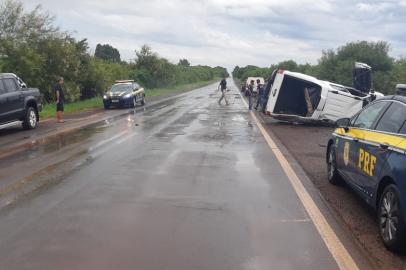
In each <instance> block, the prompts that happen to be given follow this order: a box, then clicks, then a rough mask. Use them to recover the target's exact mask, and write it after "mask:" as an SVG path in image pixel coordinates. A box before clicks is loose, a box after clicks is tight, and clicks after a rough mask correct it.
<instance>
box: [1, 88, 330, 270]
mask: <svg viewBox="0 0 406 270" xmlns="http://www.w3.org/2000/svg"><path fill="white" fill-rule="evenodd" d="M230 83H231V81H230ZM215 88H216V86H210V87H205V88H202V89H199V90H196V91H194V92H191V93H189V94H187V95H185V96H183V97H182V98H180V99H177V100H174V101H171V102H168V103H167V104H164V105H161V106H159V107H156V108H151V109H150V110H146V111H144V112H139V113H136V114H133V115H129V116H127V117H124V118H121V119H116V120H114V121H112V122H105V123H100V124H97V125H94V126H91V127H89V128H86V129H83V130H81V131H80V132H77V133H75V134H70V135H69V136H68V137H63V138H58V139H57V140H55V141H54V142H50V143H49V144H45V145H43V146H40V147H38V148H37V149H31V150H29V151H28V152H26V153H22V154H21V155H17V156H14V157H11V158H13V159H14V160H13V162H14V163H15V164H27V166H35V165H33V164H34V163H35V164H39V163H41V162H43V163H45V162H47V161H48V162H49V158H50V157H54V156H62V155H65V154H67V153H68V152H72V153H73V152H75V151H79V150H81V151H82V152H83V150H84V152H83V155H84V156H88V157H90V162H89V163H87V164H86V166H82V167H80V168H79V169H77V170H75V171H72V172H71V173H70V174H68V175H66V176H64V179H63V181H62V182H60V183H59V184H58V185H55V186H53V187H51V188H48V189H47V190H44V191H42V192H40V193H39V194H37V195H36V196H34V197H32V198H29V199H26V200H24V201H22V202H20V203H17V205H15V206H14V207H13V208H11V209H8V210H6V211H3V212H2V213H0V239H1V242H0V266H1V267H0V268H2V269H3V268H4V269H113V268H115V269H143V270H147V269H176V270H182V269H185V270H191V269H211V270H212V269H213V270H214V269H219V270H227V269H230V270H234V269H267V270H268V269H337V265H336V264H335V262H334V259H333V258H332V256H331V255H330V253H329V252H328V250H327V249H326V247H325V246H324V243H323V241H322V239H321V237H320V236H319V235H318V233H317V231H316V229H315V227H314V225H313V223H312V222H311V220H310V219H309V217H308V216H307V214H306V211H305V210H304V208H303V206H302V205H301V203H300V202H299V200H298V198H297V195H296V194H295V192H294V191H293V189H292V187H291V186H290V184H289V182H288V180H287V179H286V176H285V174H284V172H283V170H282V168H280V166H279V164H278V162H277V161H276V158H275V157H274V156H273V154H272V152H271V151H270V150H269V149H268V147H267V145H266V142H265V141H264V139H263V138H262V137H261V135H260V133H259V132H258V130H257V128H256V126H255V125H254V124H253V123H251V118H250V116H249V114H248V113H247V111H246V109H245V108H244V107H243V104H242V102H241V99H240V98H239V96H236V95H235V94H237V93H236V92H232V93H230V101H231V105H230V106H219V105H218V104H217V98H218V93H215V92H214V89H215ZM234 91H236V90H234ZM6 167H7V166H6V163H2V162H0V173H2V174H3V175H6V174H5V170H6V169H7V168H6ZM17 170H18V169H17V168H13V172H15V173H13V175H15V174H18V173H17V172H16V171H17Z"/></svg>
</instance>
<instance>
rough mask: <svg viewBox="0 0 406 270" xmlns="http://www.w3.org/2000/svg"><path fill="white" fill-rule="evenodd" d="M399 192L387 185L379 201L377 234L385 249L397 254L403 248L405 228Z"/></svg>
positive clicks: (392, 186) (393, 186)
mask: <svg viewBox="0 0 406 270" xmlns="http://www.w3.org/2000/svg"><path fill="white" fill-rule="evenodd" d="M399 198H400V196H399V190H398V188H397V187H396V186H395V185H393V184H389V185H388V186H387V187H386V188H385V189H384V191H383V192H382V195H381V197H380V200H379V205H378V222H379V234H380V236H381V239H382V241H383V243H384V245H385V246H386V248H387V249H389V250H391V251H394V252H399V251H401V250H402V249H403V247H404V246H405V239H404V237H405V235H406V227H405V223H404V220H403V216H402V210H401V209H400V207H401V205H400V200H399Z"/></svg>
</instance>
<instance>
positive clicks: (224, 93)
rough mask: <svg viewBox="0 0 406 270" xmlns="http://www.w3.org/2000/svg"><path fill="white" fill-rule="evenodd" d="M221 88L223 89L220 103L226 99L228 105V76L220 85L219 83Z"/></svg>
mask: <svg viewBox="0 0 406 270" xmlns="http://www.w3.org/2000/svg"><path fill="white" fill-rule="evenodd" d="M219 87H220V89H221V97H220V99H219V100H218V104H221V101H222V100H223V98H224V100H225V101H226V105H228V100H227V97H226V92H227V81H226V77H225V76H224V78H223V79H222V80H221V82H220V85H219Z"/></svg>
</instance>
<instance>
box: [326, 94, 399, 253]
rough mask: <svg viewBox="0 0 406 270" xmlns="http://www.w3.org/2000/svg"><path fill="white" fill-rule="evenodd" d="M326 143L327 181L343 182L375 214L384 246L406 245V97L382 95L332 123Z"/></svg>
mask: <svg viewBox="0 0 406 270" xmlns="http://www.w3.org/2000/svg"><path fill="white" fill-rule="evenodd" d="M336 125H337V128H336V129H335V131H334V132H333V134H332V137H331V139H330V140H329V142H328V144H327V154H326V162H327V168H328V180H329V182H330V183H332V184H337V183H339V182H341V181H345V182H346V183H347V184H348V185H349V186H350V187H351V188H352V189H354V190H355V191H356V193H357V194H358V195H360V196H361V197H362V198H363V199H364V200H365V201H366V203H367V204H368V205H369V206H371V207H372V208H373V209H374V210H375V211H376V213H377V217H378V224H379V232H380V236H381V238H382V240H383V243H384V244H385V246H386V247H387V248H388V249H389V250H392V251H398V250H400V249H401V248H402V247H403V246H404V245H405V242H406V181H405V179H406V97H405V96H399V95H395V96H387V97H383V98H381V99H378V100H376V101H374V102H372V103H370V104H369V105H367V106H366V107H365V108H363V109H361V110H360V111H359V112H358V113H356V114H355V115H354V116H353V117H351V118H342V119H339V120H337V122H336Z"/></svg>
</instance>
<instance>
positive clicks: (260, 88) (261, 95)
mask: <svg viewBox="0 0 406 270" xmlns="http://www.w3.org/2000/svg"><path fill="white" fill-rule="evenodd" d="M264 90H265V89H264V85H263V84H262V83H261V81H260V80H259V79H258V80H257V92H258V96H257V105H256V106H255V110H258V106H259V105H261V106H262V100H263V98H264Z"/></svg>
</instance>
